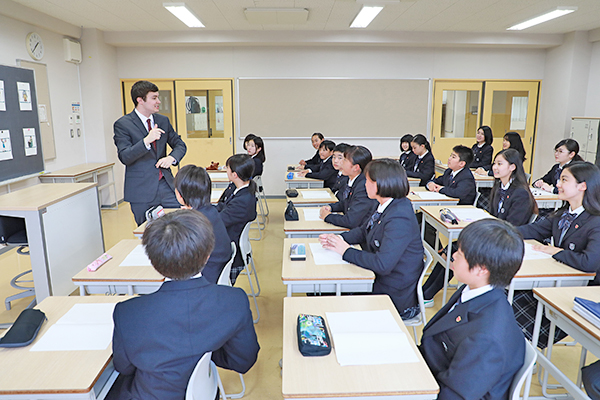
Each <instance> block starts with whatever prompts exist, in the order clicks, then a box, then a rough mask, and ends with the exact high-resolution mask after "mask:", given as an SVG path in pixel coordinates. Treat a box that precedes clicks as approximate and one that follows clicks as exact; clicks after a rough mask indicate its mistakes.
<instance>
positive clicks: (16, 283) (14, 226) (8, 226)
mask: <svg viewBox="0 0 600 400" xmlns="http://www.w3.org/2000/svg"><path fill="white" fill-rule="evenodd" d="M0 243H1V244H5V245H8V246H19V248H18V249H17V253H19V254H21V255H29V251H25V250H24V249H25V248H26V247H28V246H29V244H28V243H27V230H26V229H25V220H24V219H23V218H15V217H0ZM29 273H31V270H28V271H25V272H21V273H20V274H18V275H17V276H15V277H14V278H12V279H11V281H10V286H12V287H13V288H15V289H19V290H22V292H20V293H17V294H14V295H12V296H8V297H7V298H6V299H5V300H4V305H5V307H6V309H7V310H10V308H11V306H10V303H11V302H12V301H14V300H18V299H22V298H24V297H30V296H35V288H33V287H30V286H21V284H23V283H33V280H19V279H20V278H21V277H23V276H25V275H27V274H29ZM35 304H36V299H35V297H34V299H33V300H32V301H31V303H29V305H28V306H27V308H31V307H33V306H34V305H35Z"/></svg>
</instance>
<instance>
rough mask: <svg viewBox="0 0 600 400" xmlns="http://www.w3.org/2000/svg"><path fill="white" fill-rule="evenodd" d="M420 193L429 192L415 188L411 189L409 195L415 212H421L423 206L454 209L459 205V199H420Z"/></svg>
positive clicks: (446, 197) (421, 188) (445, 197)
mask: <svg viewBox="0 0 600 400" xmlns="http://www.w3.org/2000/svg"><path fill="white" fill-rule="evenodd" d="M420 192H428V190H427V189H425V188H424V187H413V188H411V189H410V193H409V194H408V199H409V200H410V202H411V203H412V206H413V209H414V210H415V212H417V211H419V210H420V208H421V206H443V207H453V206H455V205H456V204H458V201H459V199H455V198H452V197H448V196H446V195H443V194H442V196H444V198H443V199H431V200H430V199H422V198H420V197H419V193H420Z"/></svg>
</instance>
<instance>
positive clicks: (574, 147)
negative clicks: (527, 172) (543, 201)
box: [533, 139, 583, 194]
mask: <svg viewBox="0 0 600 400" xmlns="http://www.w3.org/2000/svg"><path fill="white" fill-rule="evenodd" d="M578 153H579V143H577V141H576V140H574V139H563V140H561V141H560V142H558V143H557V144H556V146H554V160H556V164H554V165H553V166H552V168H551V169H550V171H548V173H547V174H546V175H544V176H542V177H541V178H540V179H538V180H537V181H535V182H533V187H536V188H540V189H542V190H545V191H546V192H551V193H555V194H556V193H558V188H557V187H556V183H557V182H558V180H559V179H560V173H561V172H562V170H563V168H564V166H565V165H567V164H568V163H570V162H571V161H583V158H581V156H580V155H579V154H578Z"/></svg>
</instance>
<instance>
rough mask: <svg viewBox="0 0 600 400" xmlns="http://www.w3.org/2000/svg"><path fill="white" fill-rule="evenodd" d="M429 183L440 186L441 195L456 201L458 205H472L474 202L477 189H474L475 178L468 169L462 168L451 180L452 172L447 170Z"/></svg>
mask: <svg viewBox="0 0 600 400" xmlns="http://www.w3.org/2000/svg"><path fill="white" fill-rule="evenodd" d="M431 182H433V183H435V184H438V185H441V186H443V187H444V188H443V189H440V193H441V194H445V195H446V196H448V197H453V198H455V199H458V205H459V206H460V205H472V204H473V202H474V201H475V195H476V194H477V189H476V187H475V178H474V177H473V174H472V173H471V170H470V169H469V168H466V167H465V168H463V169H461V170H460V172H459V173H458V174H456V176H455V177H454V178H453V177H452V170H451V169H450V168H447V169H446V170H445V171H444V175H442V176H438V177H437V178H435V179H434V180H432V181H431Z"/></svg>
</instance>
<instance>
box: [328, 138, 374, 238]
mask: <svg viewBox="0 0 600 400" xmlns="http://www.w3.org/2000/svg"><path fill="white" fill-rule="evenodd" d="M371 159H372V156H371V152H370V151H369V149H367V148H366V147H363V146H350V147H349V148H348V149H346V152H345V153H344V161H343V163H342V171H343V173H344V175H346V176H348V185H347V186H346V187H345V188H344V189H343V190H342V189H340V190H341V191H342V199H341V200H340V201H338V202H337V203H333V204H329V205H327V206H323V207H321V211H320V214H319V216H320V218H321V219H323V220H324V221H325V222H327V223H330V224H332V225H336V226H342V227H344V228H349V229H352V228H356V227H357V226H361V225H362V224H363V223H364V222H365V221H366V220H367V218H369V216H371V214H372V213H373V211H374V210H375V207H377V201H376V200H373V199H370V198H369V197H368V196H367V190H366V189H365V181H366V178H365V175H364V174H363V173H362V172H363V171H364V169H365V168H366V166H367V164H368V163H369V162H371ZM335 212H342V213H343V214H333V213H335Z"/></svg>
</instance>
